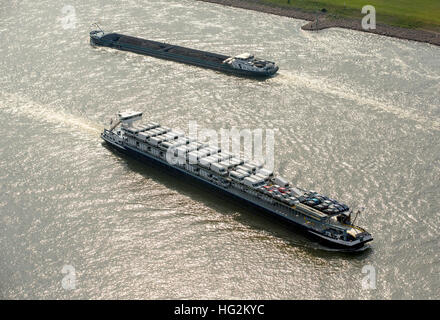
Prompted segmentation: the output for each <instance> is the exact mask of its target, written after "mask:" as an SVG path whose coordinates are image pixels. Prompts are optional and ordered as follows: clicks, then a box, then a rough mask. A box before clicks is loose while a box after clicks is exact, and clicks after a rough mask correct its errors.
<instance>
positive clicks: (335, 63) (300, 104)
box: [0, 0, 440, 299]
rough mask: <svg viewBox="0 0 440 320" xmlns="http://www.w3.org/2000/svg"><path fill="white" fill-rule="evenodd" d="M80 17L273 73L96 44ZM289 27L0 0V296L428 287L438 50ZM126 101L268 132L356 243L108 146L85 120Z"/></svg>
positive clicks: (101, 121) (222, 12)
mask: <svg viewBox="0 0 440 320" xmlns="http://www.w3.org/2000/svg"><path fill="white" fill-rule="evenodd" d="M92 22H99V23H100V25H101V26H102V27H103V28H104V30H106V31H119V32H123V33H126V34H130V35H136V36H141V37H145V38H149V39H154V40H160V41H167V42H169V43H174V44H179V45H184V46H190V47H193V48H198V49H201V50H209V51H213V52H219V53H225V54H239V53H242V52H253V53H255V54H256V55H258V56H261V57H263V58H267V59H270V60H272V61H276V62H277V63H278V65H279V66H280V71H279V74H278V75H277V76H276V77H274V78H271V79H268V80H265V81H256V80H252V79H246V78H239V77H234V76H229V75H225V74H221V73H218V72H215V71H212V70H205V69H201V68H197V67H192V66H187V65H183V64H178V63H174V62H170V61H164V60H158V59H155V58H151V57H144V56H139V55H135V54H132V53H126V52H121V51H113V50H110V49H103V48H98V49H96V48H92V47H91V46H90V45H89V39H88V32H89V31H90V28H89V26H90V24H91V23H92ZM303 23H304V21H300V20H294V19H288V18H284V17H277V16H274V15H268V14H263V13H258V12H252V11H246V10H241V9H234V8H228V7H222V6H219V5H213V4H209V3H203V2H198V1H192V0H181V1H178V0H166V1H165V0H149V1H136V0H124V1H118V2H116V1H112V2H108V1H104V0H90V1H75V0H66V1H65V2H60V1H54V0H42V1H39V2H31V1H15V0H13V1H7V2H3V3H2V4H1V5H0V40H1V43H2V45H1V46H0V58H1V59H0V118H1V122H2V123H1V127H0V132H1V141H0V152H1V156H0V191H1V192H0V298H12V299H19V298H25V299H30V298H37V299H49V298H54V299H66V298H71V299H84V298H96V299H103V298H122V299H129V298H135V299H138V298H143V299H159V298H165V299H170V298H177V299H183V298H195V299H208V298H209V299H210V298H257V299H260V298H267V299H272V298H274V299H311V298H313V299H315V298H317V299H321V298H336V299H348V298H354V299H370V298H378V299H402V298H439V293H440V281H439V271H440V255H439V238H438V236H439V231H440V226H439V225H440V218H439V210H440V204H439V193H440V186H439V181H440V158H439V154H440V96H439V92H440V59H439V57H440V48H438V47H434V46H431V45H427V44H422V43H415V42H408V41H403V40H398V39H391V38H387V37H381V36H376V35H371V34H365V33H361V32H355V31H349V30H342V29H332V30H325V31H320V32H318V33H308V32H304V31H301V30H300V26H301V25H302V24H303ZM126 109H134V110H140V111H143V112H144V117H145V118H147V119H148V120H151V121H156V122H160V123H162V124H163V125H167V126H170V127H177V128H182V129H184V130H185V129H187V128H188V122H189V121H197V123H198V125H199V126H201V127H205V128H213V129H217V130H218V129H220V128H232V127H237V128H250V129H256V128H262V129H273V130H274V132H275V169H276V171H278V172H279V173H280V174H282V175H283V176H284V177H286V178H288V180H290V181H293V182H294V184H296V185H299V186H301V187H303V188H307V189H314V190H317V191H320V192H322V193H324V194H327V195H330V196H332V197H334V198H336V199H339V200H341V201H343V202H345V203H347V204H348V205H350V206H351V207H353V208H361V207H365V210H364V211H363V213H362V214H361V215H360V216H359V217H358V220H357V223H358V224H359V225H361V226H363V227H365V228H366V229H367V230H368V231H370V232H371V233H372V234H373V236H374V241H373V242H372V243H371V248H370V249H369V250H366V251H364V252H363V253H360V254H355V255H353V254H346V253H339V252H333V251H328V250H325V249H324V248H322V247H320V246H319V245H317V244H315V243H313V242H311V241H310V240H308V239H305V238H304V237H303V236H302V235H298V234H295V233H294V232H292V230H289V229H287V228H285V227H284V226H282V225H281V224H280V223H278V222H276V221H274V220H272V219H269V218H267V217H265V216H264V215H261V214H257V213H256V212H253V211H252V210H250V209H248V208H246V207H242V206H240V205H239V204H237V203H235V202H230V201H229V199H227V198H223V197H219V196H218V195H216V194H215V193H213V192H209V191H206V190H204V189H203V188H201V187H199V186H197V185H192V184H190V183H188V182H186V181H181V180H177V179H174V177H172V176H170V175H169V174H167V173H164V172H158V171H157V170H154V169H150V168H148V167H146V166H144V165H142V164H141V163H139V162H137V161H135V160H132V159H129V158H127V157H123V156H121V155H119V154H117V153H114V152H111V151H110V150H109V149H107V148H105V147H103V145H102V144H101V141H100V138H99V132H100V130H101V129H102V128H103V126H104V125H106V124H107V123H108V120H109V118H110V117H111V116H112V115H114V114H115V113H116V112H117V111H123V110H126ZM62 271H64V272H65V273H63V272H62ZM363 271H364V272H365V273H363ZM374 275H375V276H376V277H375V278H376V279H375V281H374ZM69 279H70V280H72V281H71V282H68V281H67V280H69ZM73 280H75V281H73ZM363 281H364V285H362V284H363Z"/></svg>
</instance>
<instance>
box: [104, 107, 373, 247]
mask: <svg viewBox="0 0 440 320" xmlns="http://www.w3.org/2000/svg"><path fill="white" fill-rule="evenodd" d="M141 119H142V113H141V112H133V111H128V112H121V113H119V114H118V118H117V119H116V120H115V121H113V120H112V122H111V126H110V128H109V129H104V131H103V133H102V134H101V137H102V139H104V141H105V142H107V143H108V144H109V145H110V146H112V147H114V148H115V149H117V150H119V151H122V152H124V153H127V154H129V155H131V156H134V157H137V158H140V159H142V160H144V161H148V162H150V163H154V164H157V165H160V166H162V167H165V168H166V169H168V170H172V171H174V172H176V173H181V174H183V175H185V176H189V177H192V178H194V179H195V180H197V181H199V182H200V183H205V184H208V185H209V186H211V187H212V188H214V189H216V190H221V191H223V192H224V193H226V194H228V195H230V196H233V197H235V198H238V199H239V200H240V201H243V202H244V203H245V204H247V205H250V206H253V207H256V208H258V209H260V210H262V211H264V212H268V213H270V214H273V215H275V216H277V217H279V218H281V219H282V220H283V221H285V222H287V223H288V224H289V225H294V226H297V227H300V228H302V229H303V230H305V231H306V232H307V233H308V234H310V235H312V236H313V237H314V238H317V239H319V240H320V242H323V243H324V244H325V245H327V246H330V247H335V248H340V249H347V250H359V249H364V248H366V246H365V244H366V243H367V242H369V241H371V240H373V238H372V236H371V234H370V233H368V232H367V231H366V230H364V229H362V228H360V227H358V226H355V225H354V224H353V223H352V222H351V215H352V212H351V210H350V209H349V208H348V206H346V205H345V204H343V203H340V202H338V201H336V200H334V199H331V198H329V197H326V196H324V195H321V194H319V193H317V192H314V191H306V190H303V189H300V188H298V187H294V186H291V185H290V184H289V183H288V182H287V181H286V180H285V179H283V178H282V177H279V176H275V175H274V174H273V172H272V171H270V170H268V169H266V168H264V167H263V165H261V164H259V163H256V162H249V161H246V160H244V159H241V158H239V157H237V156H235V155H233V154H231V153H229V152H225V151H222V150H221V149H220V148H218V147H212V146H208V145H206V144H203V143H200V142H197V141H195V140H194V139H191V138H188V137H185V136H184V135H183V133H179V132H176V131H174V130H171V129H170V128H166V127H162V126H160V125H159V124H157V123H153V122H149V123H146V124H143V125H138V124H136V125H134V124H133V122H136V121H138V120H141Z"/></svg>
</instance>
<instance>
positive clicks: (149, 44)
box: [90, 26, 278, 77]
mask: <svg viewBox="0 0 440 320" xmlns="http://www.w3.org/2000/svg"><path fill="white" fill-rule="evenodd" d="M97 27H98V30H93V31H91V32H90V43H91V44H92V45H94V46H105V47H110V48H115V49H119V50H125V51H131V52H135V53H140V54H144V55H149V56H153V57H157V58H162V59H168V60H174V61H178V62H182V63H186V64H192V65H196V66H200V67H204V68H209V69H215V70H218V71H222V72H227V73H233V74H236V75H240V76H251V77H270V76H272V75H274V74H275V73H276V72H277V71H278V66H277V65H276V64H275V63H274V62H271V61H266V60H262V59H257V58H255V57H254V56H253V55H252V54H249V53H244V54H241V55H237V56H234V57H230V56H225V55H222V54H217V53H211V52H206V51H200V50H194V49H190V48H185V47H180V46H175V45H171V44H168V43H163V42H157V41H151V40H145V39H141V38H136V37H131V36H126V35H123V34H120V33H107V34H106V33H104V31H102V29H101V28H99V26H97Z"/></svg>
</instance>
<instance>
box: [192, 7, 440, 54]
mask: <svg viewBox="0 0 440 320" xmlns="http://www.w3.org/2000/svg"><path fill="white" fill-rule="evenodd" d="M198 1H204V2H211V3H216V4H221V5H225V6H231V7H236V8H242V9H248V10H254V11H260V12H265V13H270V14H274V15H278V16H283V17H290V18H295V19H302V20H307V21H310V22H309V23H307V24H305V25H304V26H302V27H301V28H302V29H303V30H308V31H317V30H323V29H327V28H335V27H337V28H345V29H351V30H357V31H362V32H369V33H374V34H379V35H383V36H388V37H394V38H399V39H405V40H412V41H418V42H425V43H430V44H433V45H437V46H440V32H438V31H433V30H424V29H417V28H403V27H398V26H392V25H387V24H384V23H381V22H380V21H379V22H377V24H376V29H373V30H364V29H363V28H362V25H361V19H360V18H351V17H342V16H340V15H339V14H333V13H332V12H331V11H327V10H326V12H322V11H314V12H313V11H310V10H307V9H301V8H295V7H292V6H284V5H283V6H281V5H277V4H273V3H268V2H266V1H264V0H198ZM359 11H360V10H359Z"/></svg>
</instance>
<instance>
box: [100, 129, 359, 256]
mask: <svg viewBox="0 0 440 320" xmlns="http://www.w3.org/2000/svg"><path fill="white" fill-rule="evenodd" d="M102 139H103V140H104V141H105V142H106V143H107V145H108V146H110V147H112V148H113V149H115V150H118V151H120V152H122V153H124V154H127V155H129V156H130V157H132V158H135V159H137V160H139V161H141V162H144V163H148V164H151V165H154V166H155V167H157V168H160V169H163V171H165V172H167V173H172V174H173V176H176V175H178V176H179V177H183V178H185V179H186V180H188V181H191V182H195V181H197V183H199V184H201V185H204V186H206V187H208V188H209V189H211V190H215V191H218V192H221V193H222V194H223V195H224V196H227V197H228V198H231V199H233V200H234V201H236V202H237V204H239V205H242V206H246V207H251V208H254V209H257V210H258V211H259V212H262V213H265V214H269V215H270V216H271V217H272V218H274V219H276V220H278V221H281V222H282V223H283V225H284V226H288V227H290V228H293V229H294V230H295V231H297V232H298V231H299V232H301V233H302V234H303V235H305V236H307V237H308V238H309V239H312V240H314V241H316V242H318V243H320V244H323V245H324V246H326V247H328V248H333V249H340V250H344V251H359V250H361V249H363V248H365V243H366V242H367V241H365V242H361V243H359V244H356V245H347V244H346V243H343V242H337V241H335V240H334V239H328V238H326V237H325V236H323V235H320V234H318V233H316V232H315V231H314V230H313V229H311V228H309V227H307V226H306V225H302V224H299V223H296V222H295V221H292V220H290V219H288V218H286V217H284V216H282V215H280V214H277V213H276V212H274V211H271V210H268V209H267V208H264V207H262V206H259V205H258V204H256V203H254V202H252V201H249V200H247V199H245V198H242V197H239V196H237V195H235V194H233V193H231V192H228V191H227V190H225V189H223V188H220V187H218V186H217V185H215V184H212V183H209V182H208V181H205V180H204V179H201V178H198V177H196V176H193V175H191V174H189V173H187V172H185V171H183V170H180V169H178V168H175V167H173V166H170V165H168V164H165V163H163V162H161V161H160V160H158V159H156V158H154V157H150V156H148V155H145V154H143V153H141V152H139V151H137V150H135V149H132V148H130V147H125V146H120V145H118V144H115V143H113V142H112V141H108V140H107V139H105V137H102Z"/></svg>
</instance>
